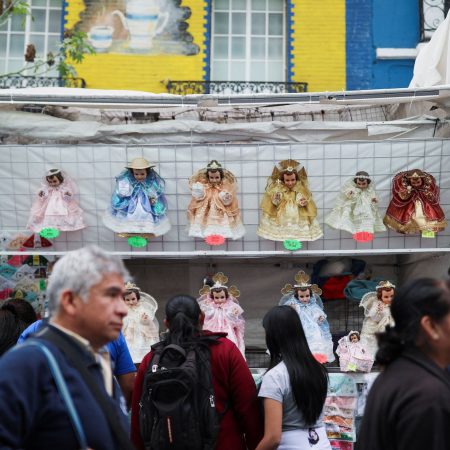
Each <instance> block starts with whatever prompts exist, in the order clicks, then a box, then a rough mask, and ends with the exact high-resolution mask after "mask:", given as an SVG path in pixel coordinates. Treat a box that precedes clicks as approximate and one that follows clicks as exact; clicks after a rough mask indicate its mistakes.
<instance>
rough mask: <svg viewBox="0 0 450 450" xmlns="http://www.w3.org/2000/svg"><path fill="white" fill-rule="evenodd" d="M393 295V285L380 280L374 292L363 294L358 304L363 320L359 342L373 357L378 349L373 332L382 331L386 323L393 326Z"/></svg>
mask: <svg viewBox="0 0 450 450" xmlns="http://www.w3.org/2000/svg"><path fill="white" fill-rule="evenodd" d="M394 295H395V285H394V284H392V283H391V282H390V281H380V282H379V283H378V285H377V287H376V292H368V293H367V294H364V295H363V297H362V299H361V303H360V304H359V306H362V307H363V308H364V316H365V319H364V322H363V326H362V330H361V343H362V344H363V345H364V347H365V348H366V349H367V351H368V352H369V354H370V356H371V357H373V358H375V354H376V352H377V350H378V345H377V340H376V336H375V333H381V332H383V331H384V330H385V329H386V327H387V326H388V325H390V326H394V319H393V318H392V315H391V303H392V299H393V298H394Z"/></svg>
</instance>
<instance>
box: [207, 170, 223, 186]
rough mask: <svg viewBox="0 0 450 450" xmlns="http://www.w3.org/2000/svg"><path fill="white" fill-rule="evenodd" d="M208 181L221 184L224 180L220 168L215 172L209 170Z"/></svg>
mask: <svg viewBox="0 0 450 450" xmlns="http://www.w3.org/2000/svg"><path fill="white" fill-rule="evenodd" d="M208 181H209V182H210V183H211V184H219V183H220V182H221V181H222V177H221V175H220V172H219V171H218V170H216V171H215V172H211V171H208Z"/></svg>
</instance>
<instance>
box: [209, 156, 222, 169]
mask: <svg viewBox="0 0 450 450" xmlns="http://www.w3.org/2000/svg"><path fill="white" fill-rule="evenodd" d="M221 168H222V166H221V165H220V164H219V163H218V162H217V161H216V160H215V159H213V160H212V161H211V162H210V163H209V164H208V165H207V166H206V169H213V170H217V169H221Z"/></svg>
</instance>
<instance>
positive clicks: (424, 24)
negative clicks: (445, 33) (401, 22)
mask: <svg viewBox="0 0 450 450" xmlns="http://www.w3.org/2000/svg"><path fill="white" fill-rule="evenodd" d="M419 7H420V38H421V41H422V42H423V41H429V40H430V39H431V36H433V33H434V32H435V31H436V29H437V27H438V26H439V25H440V24H441V23H442V22H443V21H444V19H445V17H446V15H447V13H448V10H449V9H450V0H419Z"/></svg>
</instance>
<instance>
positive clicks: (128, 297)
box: [123, 292, 139, 308]
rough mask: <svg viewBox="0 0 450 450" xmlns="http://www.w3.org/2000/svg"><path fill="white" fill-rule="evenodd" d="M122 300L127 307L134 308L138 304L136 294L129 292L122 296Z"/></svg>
mask: <svg viewBox="0 0 450 450" xmlns="http://www.w3.org/2000/svg"><path fill="white" fill-rule="evenodd" d="M123 300H124V302H125V303H126V304H127V306H128V307H131V308H132V307H133V306H136V305H137V304H138V301H139V300H138V298H137V295H136V292H130V293H129V294H125V295H124V296H123Z"/></svg>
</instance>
